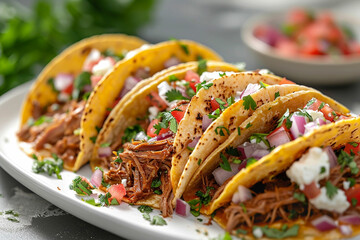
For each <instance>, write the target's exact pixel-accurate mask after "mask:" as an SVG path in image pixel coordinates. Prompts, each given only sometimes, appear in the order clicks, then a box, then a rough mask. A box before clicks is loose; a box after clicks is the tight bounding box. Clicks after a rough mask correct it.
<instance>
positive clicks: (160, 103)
mask: <svg viewBox="0 0 360 240" xmlns="http://www.w3.org/2000/svg"><path fill="white" fill-rule="evenodd" d="M204 70H206V71H208V72H207V73H209V72H212V73H216V74H217V76H219V73H223V71H227V72H225V74H231V73H234V72H233V71H238V69H237V67H236V66H234V65H231V64H227V63H223V62H214V61H207V62H204V61H200V62H189V63H184V64H180V65H178V66H177V67H173V69H168V70H164V71H162V72H160V73H157V74H155V75H154V76H153V77H151V78H149V79H147V80H145V81H144V82H146V85H147V86H146V87H143V88H141V89H139V87H137V86H136V87H135V88H134V89H133V90H131V91H130V92H129V95H131V96H133V97H132V99H131V100H129V101H127V102H126V103H125V104H123V105H121V106H120V105H118V106H116V108H114V109H113V112H116V114H114V115H113V116H114V121H112V122H111V124H109V125H107V124H104V128H103V129H102V130H101V132H100V133H99V135H98V139H97V142H96V144H95V148H94V155H93V157H92V160H91V162H90V163H91V166H92V167H93V169H94V170H95V168H96V167H101V168H103V169H109V171H107V172H106V173H105V176H104V179H105V182H107V183H109V184H111V185H116V184H124V185H125V189H126V195H125V197H124V199H123V200H124V201H125V202H128V203H133V204H138V205H142V204H145V205H149V206H152V207H155V208H160V209H161V210H162V213H163V215H164V216H168V215H170V214H171V212H172V207H171V202H170V200H171V199H172V198H171V193H172V185H171V183H170V177H169V175H170V168H171V156H172V148H173V146H172V143H173V137H174V135H175V133H176V131H177V126H178V124H179V122H180V121H181V119H182V118H183V116H184V114H185V112H186V109H187V106H188V105H189V102H190V100H191V98H192V97H193V96H194V95H195V94H196V92H197V90H199V86H198V87H196V84H200V81H201V80H202V75H201V73H202V72H203V71H204ZM219 71H221V72H219ZM229 71H231V72H229ZM205 83H206V82H205ZM205 83H203V84H205ZM113 112H112V113H111V114H113ZM111 116H112V115H110V117H111ZM125 116H126V117H125ZM113 151H115V153H116V155H117V157H115V159H114V160H113V159H112V158H111V155H112V152H113ZM124 182H125V183H124Z"/></svg>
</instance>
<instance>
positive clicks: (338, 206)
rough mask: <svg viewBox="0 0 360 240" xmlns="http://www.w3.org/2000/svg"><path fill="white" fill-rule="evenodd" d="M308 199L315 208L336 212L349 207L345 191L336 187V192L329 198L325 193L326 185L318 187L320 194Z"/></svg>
mask: <svg viewBox="0 0 360 240" xmlns="http://www.w3.org/2000/svg"><path fill="white" fill-rule="evenodd" d="M309 201H310V203H311V204H313V205H314V206H315V207H316V208H317V209H324V210H328V211H335V212H338V213H343V212H345V211H346V209H347V208H348V207H350V203H349V202H348V201H347V199H346V196H345V193H344V191H343V190H341V189H338V190H337V193H336V194H335V195H334V196H333V198H332V199H330V198H329V197H328V196H327V194H326V187H322V188H321V189H320V194H319V195H318V196H317V197H316V198H313V199H310V200H309Z"/></svg>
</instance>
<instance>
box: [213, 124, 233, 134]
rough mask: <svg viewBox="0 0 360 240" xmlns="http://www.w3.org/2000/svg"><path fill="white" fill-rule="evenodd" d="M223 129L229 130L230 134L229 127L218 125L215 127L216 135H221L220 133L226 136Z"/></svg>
mask: <svg viewBox="0 0 360 240" xmlns="http://www.w3.org/2000/svg"><path fill="white" fill-rule="evenodd" d="M223 130H225V131H226V132H227V134H228V135H230V131H229V129H227V128H226V127H224V126H218V127H216V128H215V133H216V135H219V134H220V136H225V133H224V131H223Z"/></svg>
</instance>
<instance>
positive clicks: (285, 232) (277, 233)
mask: <svg viewBox="0 0 360 240" xmlns="http://www.w3.org/2000/svg"><path fill="white" fill-rule="evenodd" d="M257 228H260V229H261V231H262V232H263V233H264V235H265V236H267V237H268V238H277V239H282V238H287V237H295V236H297V235H298V232H299V225H298V224H295V225H293V226H292V227H291V228H287V227H285V228H283V229H276V228H270V227H268V226H264V227H259V226H254V227H253V231H254V230H256V229H257Z"/></svg>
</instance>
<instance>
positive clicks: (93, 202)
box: [81, 198, 101, 207]
mask: <svg viewBox="0 0 360 240" xmlns="http://www.w3.org/2000/svg"><path fill="white" fill-rule="evenodd" d="M81 201H84V202H86V203H88V204H90V205H93V206H95V207H99V206H101V204H100V203H97V202H95V199H94V198H89V199H86V200H85V199H83V198H82V199H81Z"/></svg>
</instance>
